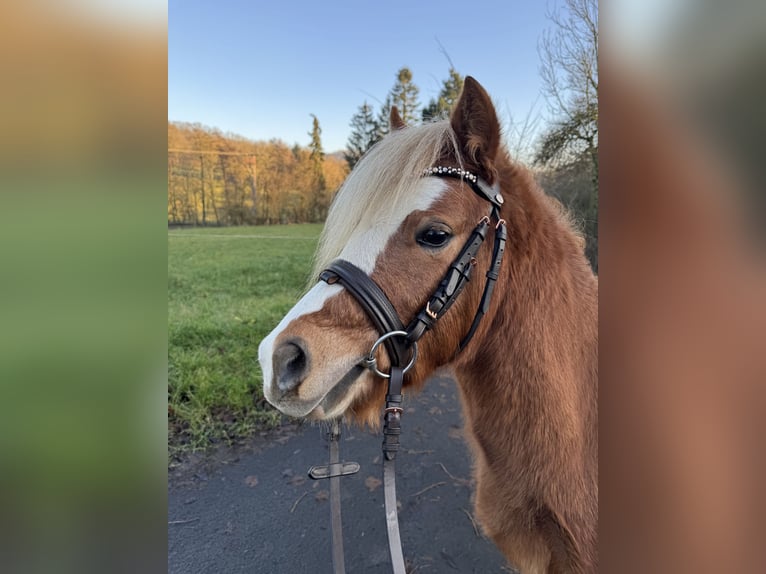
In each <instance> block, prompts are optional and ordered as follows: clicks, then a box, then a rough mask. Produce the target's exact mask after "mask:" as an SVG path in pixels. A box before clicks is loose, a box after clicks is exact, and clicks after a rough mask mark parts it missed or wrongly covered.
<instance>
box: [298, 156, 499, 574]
mask: <svg viewBox="0 0 766 574" xmlns="http://www.w3.org/2000/svg"><path fill="white" fill-rule="evenodd" d="M423 176H435V177H448V178H455V179H460V180H461V181H464V182H465V183H467V184H468V185H469V186H470V187H471V189H472V190H473V191H474V192H475V193H476V194H477V195H478V196H479V197H481V198H482V199H484V200H486V201H487V202H488V203H489V204H490V210H489V213H488V214H487V215H485V216H484V217H482V218H481V220H480V221H479V222H478V223H477V225H476V227H475V228H474V229H473V231H472V232H471V235H470V236H469V238H468V240H467V241H466V242H465V244H464V245H463V248H462V249H461V251H460V254H459V255H458V256H457V258H456V259H455V260H454V261H453V262H452V264H451V265H450V266H449V269H448V270H447V272H446V274H445V275H444V278H443V279H442V280H441V282H440V283H439V286H438V287H437V288H436V291H434V293H433V294H432V295H431V297H430V298H429V299H428V301H427V302H426V304H425V306H424V307H423V308H422V309H421V310H420V311H419V312H418V313H417V314H416V315H415V316H414V318H413V319H412V320H411V321H410V322H409V324H408V325H407V326H406V327H405V326H404V323H403V322H402V320H401V318H400V317H399V314H398V313H397V312H396V309H395V307H394V306H393V304H392V303H391V301H390V300H389V299H388V297H387V296H386V294H385V293H384V292H383V290H382V289H381V288H380V287H379V286H378V285H377V283H375V281H373V280H372V279H371V278H370V276H369V275H367V273H365V272H364V271H362V270H361V269H359V268H358V267H357V266H356V265H354V264H353V263H350V262H348V261H345V260H343V259H336V260H335V261H333V262H332V263H330V265H329V266H328V267H327V268H326V269H325V270H324V271H322V273H321V274H320V275H319V279H320V280H321V281H325V282H326V283H328V284H330V285H332V284H335V283H337V284H340V285H343V287H344V288H345V289H346V290H347V291H348V292H349V293H350V294H351V295H352V296H353V297H354V298H355V299H356V301H357V303H358V304H359V306H360V307H361V308H362V309H363V310H364V312H365V313H366V314H367V316H368V317H369V318H370V320H371V321H372V323H373V325H374V326H375V328H376V329H377V330H378V332H379V333H380V338H379V339H378V340H377V341H376V342H375V344H374V345H373V346H372V349H371V350H370V353H369V354H368V356H367V357H366V358H365V359H364V360H363V362H362V364H361V366H362V367H364V368H367V369H370V370H371V371H372V372H373V373H374V374H375V375H377V376H379V377H381V378H384V379H387V380H388V392H387V394H386V409H385V415H384V426H383V436H384V438H383V479H384V494H385V507H386V524H387V531H388V542H389V550H390V552H391V561H392V565H393V571H394V574H405V567H404V557H403V553H402V548H401V540H400V536H399V521H398V516H397V509H396V482H395V476H396V473H395V460H396V453H397V451H398V450H399V435H400V434H401V415H402V408H401V404H402V386H403V383H404V374H405V373H406V372H407V371H408V370H409V369H410V368H412V366H413V365H414V364H415V361H416V360H417V352H418V351H417V343H418V341H419V340H420V339H421V337H423V335H425V333H426V332H427V331H429V330H430V329H432V328H433V327H434V325H435V324H436V322H437V321H438V320H439V319H440V318H441V317H442V316H444V314H445V313H446V312H447V310H448V309H449V308H450V307H451V306H452V304H453V303H454V302H455V300H456V299H457V298H458V296H459V295H460V293H461V292H462V291H463V289H464V288H465V286H466V285H467V283H468V282H469V281H470V280H471V275H472V273H473V269H474V267H475V266H476V261H477V259H476V255H477V253H478V252H479V249H480V248H481V246H482V244H483V243H484V239H485V238H486V236H487V232H488V230H489V227H490V225H491V223H492V222H493V221H494V222H496V223H495V234H494V249H493V252H492V259H491V263H490V266H489V269H488V270H487V273H486V281H485V284H484V292H483V294H482V297H481V302H480V303H479V307H478V309H477V310H476V314H475V315H474V319H473V322H472V323H471V327H470V329H469V330H468V332H467V333H466V334H465V336H464V337H463V338H462V340H461V341H460V344H459V346H458V348H457V350H456V352H455V354H456V355H457V353H459V352H460V351H461V350H463V349H464V348H465V347H466V345H467V344H468V342H469V341H470V340H471V338H472V337H473V336H474V334H475V333H476V329H477V328H478V326H479V323H480V322H481V319H482V317H484V315H485V314H486V312H487V310H488V309H489V304H490V300H491V298H492V293H493V291H494V287H495V283H496V281H497V279H498V277H499V272H500V265H501V264H502V261H503V254H504V252H505V242H506V239H507V230H506V223H505V220H503V219H501V218H500V209H501V207H502V204H503V196H502V195H501V194H500V190H499V186H498V185H497V184H495V185H494V186H492V185H489V184H488V183H487V182H486V181H484V180H483V179H482V178H480V177H478V176H476V175H475V174H473V173H471V172H468V171H465V170H464V169H462V168H458V167H445V166H435V167H430V168H428V169H426V170H425V171H424V172H423ZM381 344H383V345H385V347H386V351H387V352H388V357H389V362H390V371H389V373H383V372H381V371H380V370H378V365H377V360H376V358H375V354H376V351H377V349H378V347H379V346H380V345H381ZM329 440H330V465H329V466H315V467H312V468H311V469H310V470H309V476H310V477H311V478H314V479H320V478H330V494H331V499H332V500H331V507H332V511H331V516H332V531H333V565H334V568H335V573H336V574H341V573H344V572H345V566H344V563H343V537H342V528H341V516H340V490H339V489H340V485H339V479H340V476H343V475H346V474H353V473H354V472H356V471H358V470H359V465H358V464H356V463H343V464H341V463H340V462H339V453H338V443H339V440H340V425H339V423H338V421H333V427H332V431H331V432H330V433H329Z"/></svg>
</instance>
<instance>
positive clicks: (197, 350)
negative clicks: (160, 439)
mask: <svg viewBox="0 0 766 574" xmlns="http://www.w3.org/2000/svg"><path fill="white" fill-rule="evenodd" d="M320 231H321V225H320V224H305V225H289V226H272V227H232V228H215V229H184V230H169V231H168V444H169V449H170V452H171V453H174V452H178V451H179V450H192V449H195V450H196V449H202V448H205V447H206V446H209V445H211V444H213V443H216V442H219V441H222V440H223V441H232V440H236V439H237V438H241V437H244V436H247V434H249V433H250V432H252V431H253V430H254V429H255V428H258V427H259V426H262V425H273V424H276V423H277V422H278V420H279V415H278V414H277V413H276V411H274V410H273V409H272V408H271V407H270V406H269V405H268V404H266V403H265V401H264V400H263V394H262V391H261V372H260V368H259V367H258V344H259V343H260V341H261V339H262V338H263V337H264V336H265V335H266V334H268V332H269V331H270V330H271V329H272V328H273V327H274V326H275V325H276V324H277V323H278V322H279V320H280V319H281V318H282V316H283V315H284V314H285V312H286V311H287V310H288V309H289V308H290V307H291V306H292V305H293V304H294V303H295V301H296V300H297V299H298V297H299V296H300V294H301V292H302V291H303V289H304V288H305V286H306V281H307V278H308V273H309V270H310V267H311V257H312V254H313V252H314V248H315V246H316V241H317V239H318V237H319V232H320Z"/></svg>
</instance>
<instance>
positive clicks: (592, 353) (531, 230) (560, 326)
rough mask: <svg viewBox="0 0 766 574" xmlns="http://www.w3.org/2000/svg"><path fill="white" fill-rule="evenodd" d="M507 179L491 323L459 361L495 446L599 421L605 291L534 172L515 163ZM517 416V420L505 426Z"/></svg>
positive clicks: (469, 408) (475, 410) (504, 173)
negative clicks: (512, 436) (511, 436)
mask: <svg viewBox="0 0 766 574" xmlns="http://www.w3.org/2000/svg"><path fill="white" fill-rule="evenodd" d="M500 174H501V175H500V181H501V184H502V188H503V189H504V195H505V196H506V197H507V198H508V199H509V201H507V202H506V209H505V210H504V213H503V216H504V217H505V218H506V219H507V221H508V244H507V248H506V253H505V259H504V261H503V269H502V272H501V276H500V278H499V280H498V283H497V285H496V288H495V295H494V298H495V300H493V302H492V305H491V307H490V310H489V313H488V315H487V317H485V319H484V321H483V324H482V326H481V327H480V329H479V330H478V331H477V333H476V336H475V337H474V340H472V341H471V343H470V344H469V345H468V347H467V348H466V349H465V350H464V352H463V356H462V357H458V360H457V361H456V362H455V363H454V364H453V368H454V370H455V373H456V375H457V378H458V381H459V384H460V387H461V391H462V395H463V399H464V404H465V407H466V409H465V410H466V416H467V419H468V422H469V423H470V424H472V425H473V426H474V427H476V428H475V430H477V431H479V433H478V434H481V431H484V432H485V434H487V436H488V440H491V439H490V438H489V437H491V436H493V435H502V434H503V433H506V434H507V432H510V431H513V432H516V433H518V432H523V433H527V434H529V433H535V432H536V429H537V430H538V431H539V427H540V425H541V424H542V425H544V426H545V427H546V428H547V427H548V426H549V425H556V424H561V425H565V427H564V428H570V427H571V419H572V417H577V418H579V419H582V421H581V422H585V423H586V424H588V423H590V422H594V420H595V417H596V416H597V415H596V405H595V401H596V393H597V387H596V385H597V382H596V381H597V343H598V339H597V289H598V287H597V281H596V278H595V277H594V276H593V273H592V271H591V270H590V267H589V265H588V263H587V260H586V259H585V257H584V255H583V249H582V240H581V239H580V238H578V237H577V235H576V234H575V233H574V232H573V231H572V229H571V226H570V225H569V224H568V222H567V221H566V219H565V218H563V217H562V216H561V214H560V212H559V211H558V210H557V207H556V206H555V204H553V203H552V202H551V201H550V200H549V199H548V198H546V197H545V196H544V194H543V192H542V191H541V190H539V188H537V186H536V184H535V183H534V181H533V179H532V176H531V174H529V173H528V172H526V171H522V170H521V169H520V168H515V167H513V166H510V165H509V166H506V168H505V169H504V170H501V172H500ZM506 190H507V191H506ZM514 411H515V412H516V413H518V414H519V415H520V417H521V418H520V417H515V418H514V417H513V415H512V414H511V413H512V412H514ZM511 419H513V420H517V421H519V424H517V425H506V426H505V427H503V421H509V420H511ZM542 419H545V420H544V421H543V420H542ZM589 427H593V428H595V425H590V424H589ZM509 429H510V431H509ZM578 432H579V431H578ZM479 438H480V437H479ZM506 438H507V437H506ZM517 438H518V437H517ZM527 438H528V437H525V438H524V439H522V440H526V439H527ZM580 438H585V437H580ZM595 440H596V439H595V436H589V437H587V441H589V442H593V441H595Z"/></svg>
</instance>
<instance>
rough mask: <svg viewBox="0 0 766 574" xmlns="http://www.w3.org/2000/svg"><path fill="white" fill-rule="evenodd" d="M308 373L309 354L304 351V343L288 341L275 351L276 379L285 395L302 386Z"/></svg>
mask: <svg viewBox="0 0 766 574" xmlns="http://www.w3.org/2000/svg"><path fill="white" fill-rule="evenodd" d="M307 372H308V354H307V353H306V352H305V351H304V350H303V345H302V342H300V341H296V340H292V341H288V342H285V343H282V344H281V345H280V346H279V347H277V349H276V350H275V351H274V377H275V379H276V382H277V387H278V388H279V390H280V391H281V392H282V393H283V394H284V393H287V392H288V391H291V390H293V389H294V388H296V387H297V386H298V385H300V384H301V383H302V382H303V379H305V378H306V373H307Z"/></svg>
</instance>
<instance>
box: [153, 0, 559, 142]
mask: <svg viewBox="0 0 766 574" xmlns="http://www.w3.org/2000/svg"><path fill="white" fill-rule="evenodd" d="M554 6H555V3H554V0H547V1H546V0H526V1H519V0H495V1H492V2H488V1H485V0H474V1H472V2H467V1H465V0H462V1H460V2H458V1H453V0H443V1H440V2H431V1H415V2H413V1H412V0H406V1H399V0H395V1H392V2H385V3H384V2H366V1H363V0H355V1H348V0H339V1H325V2H320V1H317V0H313V1H309V0H278V1H273V0H271V1H268V2H266V1H262V0H261V1H253V0H250V1H246V0H218V1H214V0H170V1H169V3H168V119H169V120H170V121H184V122H199V123H202V124H204V125H207V126H210V127H216V128H219V129H221V130H222V131H224V132H233V133H237V134H240V135H242V136H245V137H247V138H250V139H254V140H269V139H272V138H277V139H281V140H283V141H285V142H286V143H288V144H289V145H293V144H295V143H298V144H300V145H308V143H309V141H310V138H309V135H308V133H309V131H310V129H311V122H312V118H311V114H315V115H316V116H317V118H318V119H319V122H320V126H321V128H322V142H323V145H324V149H325V151H326V152H334V151H339V150H342V149H343V148H344V147H345V144H346V141H347V139H348V136H349V133H350V128H349V122H350V120H351V117H352V116H353V115H354V113H356V111H357V109H358V108H359V106H360V105H361V104H362V103H363V102H364V101H365V100H366V101H367V102H369V103H370V104H372V105H373V106H374V107H375V109H376V112H377V109H378V108H379V102H380V101H382V100H384V99H385V97H386V94H387V93H388V92H389V90H390V89H391V87H392V86H393V85H394V82H395V81H396V73H397V71H398V70H399V69H400V68H401V67H403V66H407V67H409V68H410V69H411V70H412V73H413V80H414V82H415V84H417V86H418V87H419V88H420V95H419V99H420V103H421V104H426V103H427V102H428V100H429V99H430V98H432V97H434V96H436V95H437V94H438V92H439V90H440V87H441V83H442V81H443V80H444V79H445V78H446V77H447V73H448V70H449V62H448V60H447V58H446V57H445V55H444V54H443V53H442V50H441V48H440V44H441V45H442V46H443V47H444V50H445V51H446V52H447V53H448V54H449V57H450V58H451V60H452V62H453V63H454V65H455V68H456V69H457V70H458V72H460V73H461V74H463V75H464V76H466V75H471V76H473V77H474V78H476V79H477V80H478V81H479V82H480V83H481V84H482V85H483V86H484V87H485V88H486V90H487V91H488V92H489V94H490V96H492V98H493V100H494V102H495V105H496V107H497V110H498V115H499V117H500V120H501V123H502V124H503V125H504V127H505V128H506V131H508V132H510V131H511V130H510V129H509V126H510V123H511V121H514V122H515V123H517V124H518V123H523V121H524V120H525V118H527V117H528V116H529V117H530V118H533V117H541V118H542V117H546V116H547V107H546V103H545V99H544V97H542V96H541V94H540V88H541V80H540V73H539V55H538V51H537V46H538V42H539V40H540V37H541V35H542V33H543V30H545V29H546V28H550V27H551V23H550V21H549V20H548V18H547V11H548V10H550V9H551V8H552V7H554ZM542 123H543V122H539V124H538V126H539V125H542ZM538 129H539V127H538Z"/></svg>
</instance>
